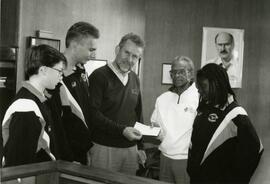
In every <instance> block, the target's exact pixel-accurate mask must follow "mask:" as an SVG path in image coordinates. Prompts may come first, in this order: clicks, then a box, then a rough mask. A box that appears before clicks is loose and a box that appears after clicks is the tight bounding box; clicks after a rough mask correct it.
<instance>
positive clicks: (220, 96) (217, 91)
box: [196, 63, 235, 107]
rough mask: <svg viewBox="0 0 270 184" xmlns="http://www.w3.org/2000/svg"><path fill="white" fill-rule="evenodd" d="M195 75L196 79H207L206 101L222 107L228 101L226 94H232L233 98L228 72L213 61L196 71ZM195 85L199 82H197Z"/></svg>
mask: <svg viewBox="0 0 270 184" xmlns="http://www.w3.org/2000/svg"><path fill="white" fill-rule="evenodd" d="M196 77H197V81H201V80H204V79H207V80H208V82H209V94H208V101H209V103H210V104H211V105H219V106H220V107H223V106H224V105H225V104H226V103H227V101H228V94H231V95H233V97H234V99H235V94H234V92H233V90H232V88H231V85H230V82H229V77H228V74H227V72H226V70H225V69H224V68H222V67H221V66H219V65H217V64H215V63H209V64H207V65H205V66H204V67H203V68H202V69H200V70H198V71H197V76H196ZM197 85H200V84H199V83H197ZM199 87H200V86H199ZM201 100H202V99H201Z"/></svg>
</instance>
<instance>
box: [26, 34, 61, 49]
mask: <svg viewBox="0 0 270 184" xmlns="http://www.w3.org/2000/svg"><path fill="white" fill-rule="evenodd" d="M28 42H29V46H30V47H31V46H37V45H41V44H46V45H49V46H51V47H53V48H55V49H57V50H58V51H60V46H61V40H58V39H52V38H40V37H33V36H29V37H28Z"/></svg>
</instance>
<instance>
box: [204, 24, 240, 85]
mask: <svg viewBox="0 0 270 184" xmlns="http://www.w3.org/2000/svg"><path fill="white" fill-rule="evenodd" d="M224 33H225V34H227V35H230V36H231V37H232V40H233V47H232V48H231V49H230V50H226V49H223V50H224V52H225V54H226V52H227V53H229V54H230V55H231V59H230V61H229V62H230V63H228V62H227V64H229V65H228V66H229V67H228V68H226V70H227V73H228V76H229V80H230V84H231V87H232V88H241V87H242V72H243V55H244V30H243V29H234V28H218V27H203V40H202V58H201V67H203V66H204V65H206V64H208V63H216V64H219V65H221V66H223V67H224V68H225V66H224V64H223V63H222V62H224V61H222V59H221V57H222V56H221V55H222V53H221V52H223V51H222V49H220V48H218V43H216V41H217V40H216V39H217V37H218V36H220V34H223V35H224ZM223 57H225V56H223Z"/></svg>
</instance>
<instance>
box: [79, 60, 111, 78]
mask: <svg viewBox="0 0 270 184" xmlns="http://www.w3.org/2000/svg"><path fill="white" fill-rule="evenodd" d="M106 64H107V60H104V59H91V60H89V61H87V63H86V64H84V68H85V70H86V72H87V74H88V77H89V76H90V75H91V73H93V71H95V70H96V69H98V68H100V67H102V66H104V65H106Z"/></svg>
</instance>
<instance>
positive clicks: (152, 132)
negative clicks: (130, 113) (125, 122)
mask: <svg viewBox="0 0 270 184" xmlns="http://www.w3.org/2000/svg"><path fill="white" fill-rule="evenodd" d="M134 128H135V129H137V130H139V131H140V132H141V134H142V135H148V136H158V134H159V132H160V128H159V127H151V126H147V125H144V124H142V123H139V122H136V123H135V125H134Z"/></svg>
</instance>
